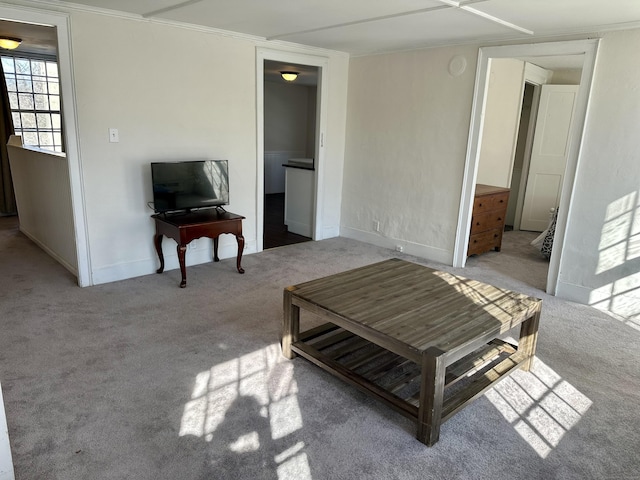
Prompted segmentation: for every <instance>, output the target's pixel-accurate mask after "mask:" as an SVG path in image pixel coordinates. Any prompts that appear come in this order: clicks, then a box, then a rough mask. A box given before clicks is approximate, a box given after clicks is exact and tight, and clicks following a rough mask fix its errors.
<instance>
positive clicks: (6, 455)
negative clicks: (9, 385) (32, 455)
mask: <svg viewBox="0 0 640 480" xmlns="http://www.w3.org/2000/svg"><path fill="white" fill-rule="evenodd" d="M14 478H15V476H14V472H13V460H12V459H11V446H10V444H9V431H8V429H7V417H6V415H5V413H4V401H3V399H2V385H0V480H14Z"/></svg>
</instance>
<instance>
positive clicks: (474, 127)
mask: <svg viewBox="0 0 640 480" xmlns="http://www.w3.org/2000/svg"><path fill="white" fill-rule="evenodd" d="M597 47H598V40H577V41H567V42H554V43H541V44H530V45H509V46H504V47H487V48H481V49H480V54H479V58H478V75H477V77H476V86H475V91H474V102H473V111H472V120H471V125H470V133H469V144H468V148H467V160H466V164H465V170H464V177H463V186H462V193H461V202H460V210H459V215H458V228H457V232H456V241H455V246H454V258H453V265H454V266H455V267H464V266H465V263H466V251H467V245H468V240H469V231H470V224H471V213H472V206H473V196H474V191H475V183H476V176H477V172H478V166H479V165H478V164H479V156H480V147H481V143H482V142H481V133H482V124H483V116H484V109H485V104H486V90H487V83H488V72H489V64H490V61H491V59H494V58H517V59H520V60H525V61H532V60H533V59H538V60H541V59H543V58H560V57H562V56H573V55H584V62H583V69H582V74H581V76H580V85H581V88H580V91H579V92H578V96H577V98H576V110H575V124H574V128H573V129H572V131H571V135H570V138H569V142H568V155H567V165H566V169H565V172H564V173H565V174H564V177H563V180H562V192H563V195H562V197H561V199H560V202H559V204H560V205H559V210H558V218H557V222H556V231H555V239H554V249H553V251H552V253H551V258H550V263H549V271H548V275H547V282H546V291H547V293H550V294H552V295H554V294H555V293H556V288H557V282H558V273H559V271H560V265H561V262H562V249H563V246H564V238H565V232H566V227H567V222H568V218H569V216H570V213H571V200H572V199H571V196H572V192H573V186H574V183H575V176H576V171H577V168H578V158H579V155H580V145H581V143H582V133H583V130H584V123H585V118H586V111H587V105H588V101H589V96H590V94H591V82H592V76H593V71H594V68H595V58H596V52H597Z"/></svg>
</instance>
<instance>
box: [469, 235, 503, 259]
mask: <svg viewBox="0 0 640 480" xmlns="http://www.w3.org/2000/svg"><path fill="white" fill-rule="evenodd" d="M501 245H502V230H501V229H498V230H491V231H489V232H483V233H476V234H475V235H470V236H469V248H468V249H467V255H475V254H478V253H484V252H488V251H489V250H493V249H496V250H498V251H500V246H501Z"/></svg>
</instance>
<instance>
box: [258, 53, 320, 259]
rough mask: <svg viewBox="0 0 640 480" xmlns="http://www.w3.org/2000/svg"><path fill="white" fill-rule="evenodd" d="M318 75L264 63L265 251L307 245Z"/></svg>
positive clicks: (315, 70)
mask: <svg viewBox="0 0 640 480" xmlns="http://www.w3.org/2000/svg"><path fill="white" fill-rule="evenodd" d="M318 70H319V69H318V67H314V66H308V65H299V64H294V63H286V62H279V61H274V60H265V61H264V113H263V115H264V233H263V248H264V249H268V248H274V247H280V246H284V245H292V244H295V243H302V242H307V241H310V240H312V238H311V236H312V223H313V197H314V195H313V194H314V184H315V181H314V180H315V179H314V176H315V152H316V149H317V145H316V143H317V142H316V112H317V99H318V93H317V91H318ZM283 72H284V73H283Z"/></svg>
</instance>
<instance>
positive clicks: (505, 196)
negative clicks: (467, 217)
mask: <svg viewBox="0 0 640 480" xmlns="http://www.w3.org/2000/svg"><path fill="white" fill-rule="evenodd" d="M508 201H509V192H502V193H496V194H493V195H482V196H480V197H476V198H475V200H474V201H473V214H474V215H475V214H476V213H483V212H488V211H490V210H502V209H506V208H507V202H508Z"/></svg>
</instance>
